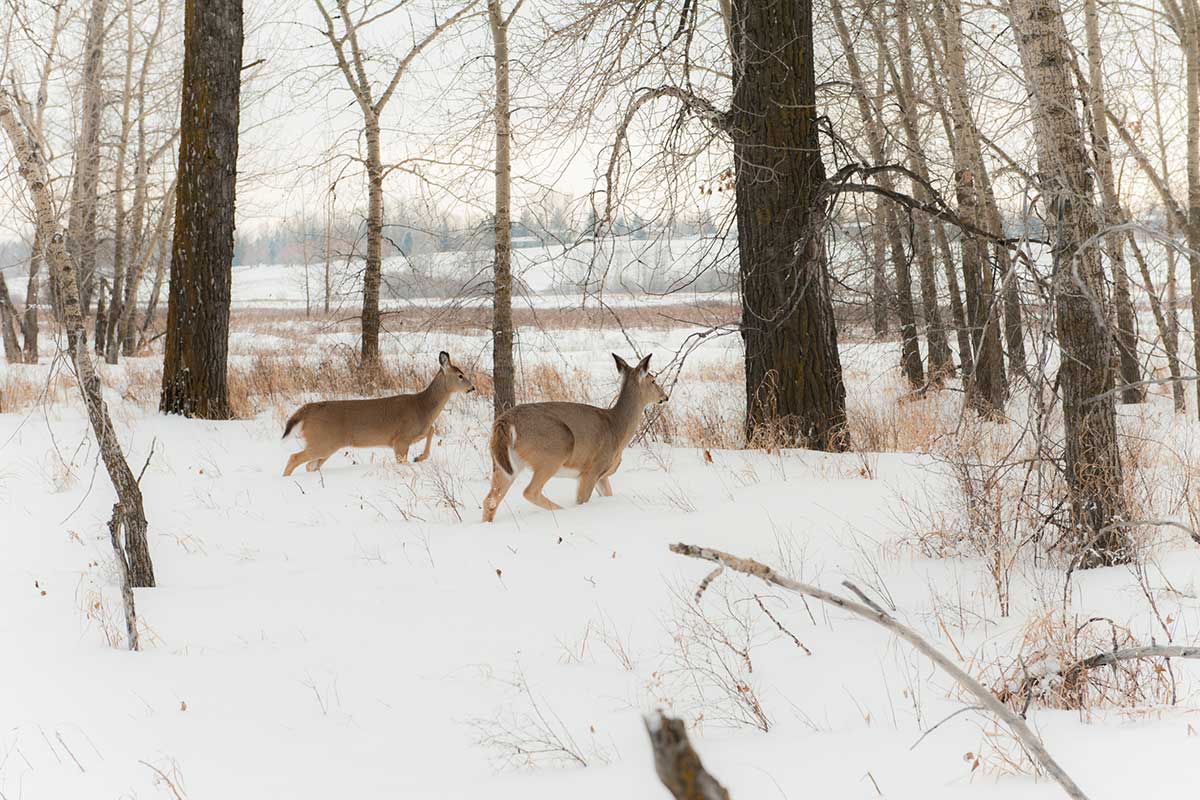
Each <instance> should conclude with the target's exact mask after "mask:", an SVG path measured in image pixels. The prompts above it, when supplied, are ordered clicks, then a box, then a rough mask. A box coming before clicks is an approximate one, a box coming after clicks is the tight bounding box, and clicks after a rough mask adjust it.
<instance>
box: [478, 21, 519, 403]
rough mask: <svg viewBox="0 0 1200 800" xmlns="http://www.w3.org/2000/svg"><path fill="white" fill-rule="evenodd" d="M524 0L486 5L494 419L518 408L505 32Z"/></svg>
mask: <svg viewBox="0 0 1200 800" xmlns="http://www.w3.org/2000/svg"><path fill="white" fill-rule="evenodd" d="M523 2H524V0H517V2H516V3H515V4H514V5H513V7H512V10H511V11H509V12H508V13H507V14H505V13H504V9H503V7H502V6H501V2H500V0H487V10H488V28H489V30H490V31H491V34H492V57H493V59H494V62H495V63H494V67H495V84H496V97H495V108H494V117H495V125H496V149H495V164H496V207H495V212H494V214H493V221H494V224H495V238H496V246H495V262H494V264H493V267H492V271H493V272H492V274H493V278H492V281H493V289H492V385H493V399H492V402H493V408H494V410H495V415H496V417H499V416H500V415H501V414H503V413H504V412H505V411H507V410H508V409H510V408H512V407H513V406H514V405H516V402H517V398H516V388H515V386H514V374H513V372H514V371H513V320H512V288H513V287H512V254H513V246H512V130H511V127H510V122H511V109H510V107H509V105H510V103H509V97H510V94H509V79H508V78H509V61H508V26H509V24H510V23H511V22H512V20H513V17H514V16H516V14H517V11H519V10H520V8H521V4H522V3H523Z"/></svg>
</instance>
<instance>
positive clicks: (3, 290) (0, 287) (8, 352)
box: [0, 272, 25, 364]
mask: <svg viewBox="0 0 1200 800" xmlns="http://www.w3.org/2000/svg"><path fill="white" fill-rule="evenodd" d="M0 338H3V339H4V360H5V361H7V362H8V363H10V364H20V363H21V362H22V361H24V360H25V357H24V353H23V352H22V351H21V342H20V340H18V339H17V309H16V307H15V306H14V305H13V303H12V299H11V298H10V297H9V296H8V281H6V280H4V273H3V272H0Z"/></svg>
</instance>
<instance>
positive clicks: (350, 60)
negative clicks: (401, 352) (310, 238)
mask: <svg viewBox="0 0 1200 800" xmlns="http://www.w3.org/2000/svg"><path fill="white" fill-rule="evenodd" d="M314 2H315V3H316V6H317V9H318V10H319V11H320V13H321V18H322V20H323V21H324V23H325V29H324V30H323V31H322V33H323V34H324V35H325V38H326V39H327V40H328V41H329V44H330V46H331V47H332V48H333V52H334V55H335V56H336V58H337V65H338V69H339V71H340V72H341V73H342V77H343V78H344V79H345V80H346V85H347V86H348V87H349V88H350V93H351V94H353V95H354V100H355V102H356V103H357V105H358V108H359V110H360V111H361V112H362V117H363V137H364V139H365V140H366V147H367V152H366V157H365V158H364V161H365V162H366V167H367V259H366V267H365V270H364V272H363V303H362V366H363V368H364V369H367V370H374V369H377V368H378V367H379V330H380V318H379V285H380V282H381V280H382V263H383V179H384V178H385V177H386V176H387V172H388V170H385V169H384V164H383V151H382V140H383V129H382V126H381V123H380V119H381V117H382V116H383V111H384V109H385V108H386V107H387V104H388V102H389V101H390V100H391V99H392V97H393V96H394V95H395V93H396V87H397V86H399V85H400V79H401V78H403V77H404V73H405V72H407V71H408V68H409V67H410V66H411V65H412V63H413V61H415V60H416V58H417V56H419V55H420V54H421V52H422V51H423V50H425V48H426V47H428V46H429V45H430V44H431V43H432V42H433V41H434V40H435V39H437V37H438V36H440V35H441V34H442V33H443V32H444V31H446V29H447V28H450V27H451V26H453V25H454V24H456V23H457V22H458V21H459V20H460V19H462V17H464V16H465V15H466V14H467V12H469V11H470V10H471V9H472V8H474V7H475V5H476V3H477V2H478V0H470V2H468V3H467V4H466V5H464V6H462V7H461V8H459V9H458V11H456V12H455V13H454V14H452V15H451V16H449V17H448V18H446V19H445V20H443V21H442V22H440V23H437V24H435V26H434V28H433V30H432V31H430V32H429V33H428V34H426V35H425V37H424V38H422V39H421V40H420V41H418V42H417V43H416V44H414V45H413V46H412V47H410V48H409V50H408V52H407V53H405V54H404V55H403V56H401V57H400V58H399V61H398V63H397V64H396V68H395V69H394V70H392V72H391V76H390V77H389V78H388V80H387V83H385V84H382V88H380V87H379V86H378V85H376V84H375V83H373V82H372V80H371V77H370V76H369V75H368V74H367V65H368V64H369V63H371V62H372V60H373V59H371V58H370V54H369V53H367V52H366V51H365V49H364V46H363V43H362V42H361V41H360V34H361V33H362V31H364V30H365V29H367V28H369V27H370V25H371V24H372V23H374V22H378V21H379V20H381V19H383V18H385V17H387V16H388V15H390V14H392V13H393V12H395V11H397V10H398V9H400V8H403V7H405V6H406V5H408V2H407V0H401V2H398V3H394V4H391V5H386V6H383V7H382V8H379V7H377V5H378V4H376V3H374V2H372V0H364V2H363V3H362V7H361V9H359V11H358V13H357V15H355V14H353V13H351V10H350V1H349V0H335V3H336V7H337V14H336V15H334V14H331V13H330V12H329V10H328V9H327V8H326V3H325V2H324V0H314ZM335 16H336V18H337V20H338V22H337V23H335V22H334V17H335ZM339 24H340V26H341V28H340V30H339V28H338V25H339Z"/></svg>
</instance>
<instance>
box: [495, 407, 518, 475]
mask: <svg viewBox="0 0 1200 800" xmlns="http://www.w3.org/2000/svg"><path fill="white" fill-rule="evenodd" d="M512 443H513V427H512V420H510V419H509V418H508V417H500V419H498V420H496V424H495V425H493V426H492V441H491V445H490V446H491V450H492V461H493V462H494V463H495V464H496V466H497V467H499V468H500V469H502V470H504V474H506V475H509V476H511V475H512V474H513V465H512V459H510V458H509V455H508V450H509V448H510V447H512Z"/></svg>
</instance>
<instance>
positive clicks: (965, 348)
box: [932, 222, 975, 384]
mask: <svg viewBox="0 0 1200 800" xmlns="http://www.w3.org/2000/svg"><path fill="white" fill-rule="evenodd" d="M932 225H933V236H934V238H935V239H936V240H937V245H938V254H939V255H940V256H941V260H942V272H943V273H944V274H945V276H946V288H947V290H948V291H949V294H950V315H951V317H953V319H954V333H955V336H956V337H957V338H958V363H959V367H960V368H961V369H962V375H963V381H964V384H965V382H966V381H967V380H969V379H970V376H971V375H972V374H973V373H974V372H975V349H974V347H973V346H972V344H971V328H970V326H969V325H968V324H967V316H966V313H965V312H964V311H963V301H962V292H961V291H960V289H959V286H958V268H957V267H956V266H955V264H954V253H953V252H952V251H951V250H950V239H949V238H948V237H947V236H946V227H945V226H944V225H943V224H942V223H940V222H934V223H932Z"/></svg>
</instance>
